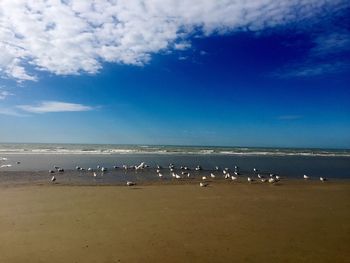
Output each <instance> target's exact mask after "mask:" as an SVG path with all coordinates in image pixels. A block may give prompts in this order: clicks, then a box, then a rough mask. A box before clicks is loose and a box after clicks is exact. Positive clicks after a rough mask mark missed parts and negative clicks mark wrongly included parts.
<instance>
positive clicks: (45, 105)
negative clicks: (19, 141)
mask: <svg viewBox="0 0 350 263" xmlns="http://www.w3.org/2000/svg"><path fill="white" fill-rule="evenodd" d="M16 108H18V109H20V110H22V111H26V112H30V113H48V112H74V111H90V110H93V107H91V106H86V105H82V104H76V103H67V102H60V101H44V102H41V103H40V104H38V105H18V106H17V107H16Z"/></svg>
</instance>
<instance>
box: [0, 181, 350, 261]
mask: <svg viewBox="0 0 350 263" xmlns="http://www.w3.org/2000/svg"><path fill="white" fill-rule="evenodd" d="M0 207H1V209H0V262H35V263H37V262H350V250H349V246H350V183H349V182H328V183H325V184H322V183H320V182H307V183H306V182H289V183H285V184H283V185H280V186H272V185H262V184H253V185H249V184H222V183H213V184H211V185H210V187H207V188H200V187H199V186H198V185H197V184H191V185H146V186H136V187H133V188H128V187H123V186H60V185H41V186H29V185H26V186H13V187H11V186H6V187H0Z"/></svg>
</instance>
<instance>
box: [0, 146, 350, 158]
mask: <svg viewBox="0 0 350 263" xmlns="http://www.w3.org/2000/svg"><path fill="white" fill-rule="evenodd" d="M0 154H7V155H9V154H82V155H86V154H91V155H93V154H95V155H112V154H159V155H228V156H231V155H234V156H326V157H332V156H334V157H337V156H340V157H350V150H325V149H283V148H246V147H244V148H243V147H199V146H147V145H141V146H136V145H130V146H126V145H83V144H81V145H75V144H63V145H58V144H0ZM6 160H7V158H6V157H0V161H6Z"/></svg>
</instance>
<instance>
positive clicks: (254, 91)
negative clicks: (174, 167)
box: [0, 0, 350, 148]
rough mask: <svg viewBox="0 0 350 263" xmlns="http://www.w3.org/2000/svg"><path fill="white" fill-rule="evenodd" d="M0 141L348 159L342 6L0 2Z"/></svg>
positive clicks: (346, 15) (347, 30)
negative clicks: (343, 151)
mask: <svg viewBox="0 0 350 263" xmlns="http://www.w3.org/2000/svg"><path fill="white" fill-rule="evenodd" d="M0 50H1V52H0V142H45V143H107V144H166V145H213V146H215V145H217V146H254V147H317V148H350V84H349V83H350V2H349V1H344V0H329V1H326V0H288V1H287V0H280V1H275V0H259V1H258V0H251V1H245V0H235V1H233V0H206V1H203V0H191V1H187V0H177V1H176V0H119V1H112V0H110V1H107V0H99V1H77V0H75V1H73V0H47V1H34V0H33V1H30V0H2V1H1V2H0Z"/></svg>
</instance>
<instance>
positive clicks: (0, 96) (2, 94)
mask: <svg viewBox="0 0 350 263" xmlns="http://www.w3.org/2000/svg"><path fill="white" fill-rule="evenodd" d="M12 95H13V94H12V93H10V92H8V91H6V90H1V89H0V100H4V99H6V98H7V97H8V96H12Z"/></svg>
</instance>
